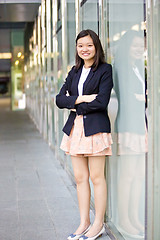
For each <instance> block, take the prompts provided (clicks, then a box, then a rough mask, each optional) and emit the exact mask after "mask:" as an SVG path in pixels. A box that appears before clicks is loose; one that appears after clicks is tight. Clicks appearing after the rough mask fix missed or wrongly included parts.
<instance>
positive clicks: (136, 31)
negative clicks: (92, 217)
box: [104, 0, 148, 240]
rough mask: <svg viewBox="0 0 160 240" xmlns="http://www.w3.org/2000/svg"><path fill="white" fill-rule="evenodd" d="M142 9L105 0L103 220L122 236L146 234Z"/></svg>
mask: <svg viewBox="0 0 160 240" xmlns="http://www.w3.org/2000/svg"><path fill="white" fill-rule="evenodd" d="M145 9H146V6H145V3H144V1H143V0H140V1H135V0H132V1H124V0H108V1H104V28H105V38H104V43H105V52H106V56H107V61H108V62H109V63H111V64H112V66H113V81H114V89H113V91H112V97H111V101H110V105H109V114H110V118H111V122H112V137H113V142H114V144H113V155H112V157H110V158H109V161H108V168H107V181H108V209H107V221H108V224H109V225H110V227H111V228H113V226H114V227H116V228H117V229H118V231H119V233H120V235H121V236H123V238H124V239H127V240H131V239H135V238H136V239H144V237H145V163H146V154H147V151H148V149H147V118H146V108H147V99H146V94H147V91H146V85H147V84H146V83H147V78H146V62H147V60H146V29H145V21H146V19H145Z"/></svg>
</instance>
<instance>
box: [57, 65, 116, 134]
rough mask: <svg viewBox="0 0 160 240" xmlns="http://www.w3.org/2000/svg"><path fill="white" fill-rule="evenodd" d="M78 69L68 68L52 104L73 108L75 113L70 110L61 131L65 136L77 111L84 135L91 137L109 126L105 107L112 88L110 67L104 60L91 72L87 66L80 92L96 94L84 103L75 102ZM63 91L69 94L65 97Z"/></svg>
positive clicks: (80, 70) (108, 128) (68, 132)
mask: <svg viewBox="0 0 160 240" xmlns="http://www.w3.org/2000/svg"><path fill="white" fill-rule="evenodd" d="M81 72H82V67H81V68H80V69H79V70H78V71H77V70H76V69H75V67H72V69H71V71H70V72H69V74H68V76H67V78H66V81H65V83H64V84H63V86H62V88H61V89H60V92H59V94H58V95H57V96H56V104H57V106H58V107H59V108H67V109H73V108H75V109H76V112H73V111H71V112H70V114H69V117H68V120H67V122H66V124H65V126H64V128H63V132H65V133H66V134H67V135H68V136H69V134H70V132H71V129H72V126H73V124H74V119H75V117H76V114H78V115H83V120H84V133H85V136H91V135H93V134H96V133H99V132H107V133H110V132H111V127H110V120H109V117H108V111H107V106H108V103H109V100H110V95H111V90H112V87H113V80H112V66H111V65H110V64H108V63H103V64H100V65H99V66H98V68H97V69H96V70H95V71H93V69H92V68H91V70H90V72H89V74H88V77H87V79H86V81H85V83H84V85H83V94H84V95H90V94H98V95H97V97H96V99H95V100H93V101H92V102H90V103H85V102H84V103H80V104H76V105H75V101H76V99H77V97H78V82H79V79H80V75H81ZM67 93H69V96H67V95H68V94H67ZM66 94H67V95H66Z"/></svg>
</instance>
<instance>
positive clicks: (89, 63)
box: [84, 61, 93, 68]
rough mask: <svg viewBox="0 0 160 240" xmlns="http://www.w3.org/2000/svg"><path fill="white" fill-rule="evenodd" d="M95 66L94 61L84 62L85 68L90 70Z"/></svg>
mask: <svg viewBox="0 0 160 240" xmlns="http://www.w3.org/2000/svg"><path fill="white" fill-rule="evenodd" d="M92 64H93V61H84V67H85V68H90V67H91V66H92Z"/></svg>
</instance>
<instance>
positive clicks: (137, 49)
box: [130, 36, 144, 60]
mask: <svg viewBox="0 0 160 240" xmlns="http://www.w3.org/2000/svg"><path fill="white" fill-rule="evenodd" d="M143 54H144V40H143V39H142V38H141V37H138V36H137V37H134V39H133V41H132V45H131V48H130V56H131V58H132V59H135V60H139V59H142V57H143Z"/></svg>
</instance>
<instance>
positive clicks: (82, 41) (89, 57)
mask: <svg viewBox="0 0 160 240" xmlns="http://www.w3.org/2000/svg"><path fill="white" fill-rule="evenodd" d="M76 48H77V53H78V56H79V57H80V58H82V59H83V60H84V64H85V66H86V67H89V66H92V64H93V63H94V56H95V54H96V49H95V46H94V44H93V40H92V38H91V37H90V36H89V35H87V36H85V37H82V38H79V39H78V41H77V47H76Z"/></svg>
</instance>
